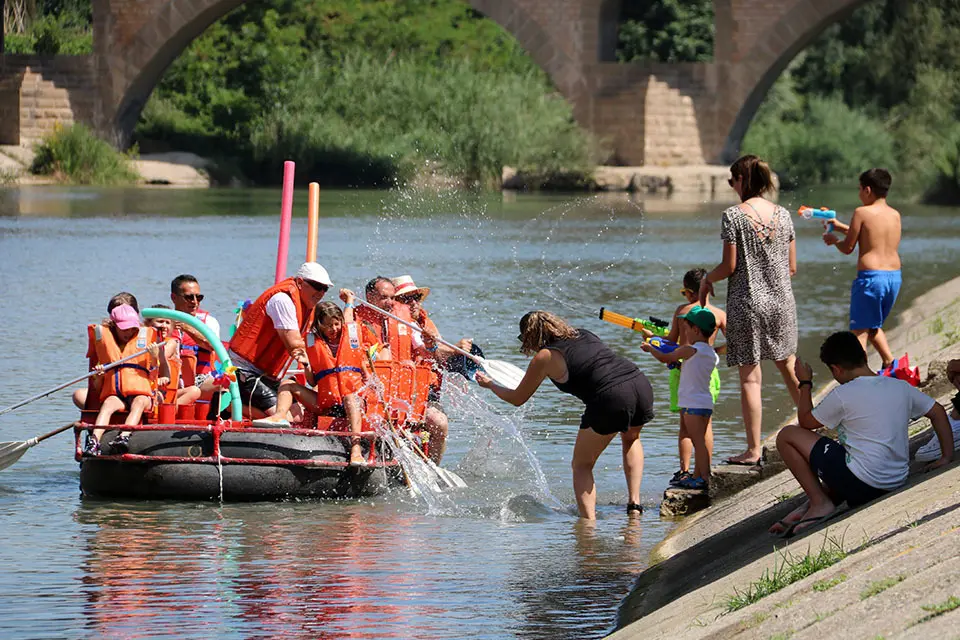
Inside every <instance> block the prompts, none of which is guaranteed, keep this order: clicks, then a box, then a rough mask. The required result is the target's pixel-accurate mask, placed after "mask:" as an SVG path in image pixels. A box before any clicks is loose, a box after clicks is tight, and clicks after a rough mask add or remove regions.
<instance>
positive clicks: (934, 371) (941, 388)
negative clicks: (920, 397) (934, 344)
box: [920, 360, 954, 398]
mask: <svg viewBox="0 0 960 640" xmlns="http://www.w3.org/2000/svg"><path fill="white" fill-rule="evenodd" d="M952 389H954V386H953V383H952V382H950V380H948V379H947V362H946V361H945V360H932V361H931V362H930V364H929V365H927V377H926V378H925V379H924V380H923V381H922V382H921V383H920V390H921V391H923V392H924V393H925V394H927V395H928V396H933V397H934V398H936V397H937V396H941V395H943V394H945V393H948V392H949V391H950V390H952Z"/></svg>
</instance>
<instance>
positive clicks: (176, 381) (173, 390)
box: [150, 336, 183, 404]
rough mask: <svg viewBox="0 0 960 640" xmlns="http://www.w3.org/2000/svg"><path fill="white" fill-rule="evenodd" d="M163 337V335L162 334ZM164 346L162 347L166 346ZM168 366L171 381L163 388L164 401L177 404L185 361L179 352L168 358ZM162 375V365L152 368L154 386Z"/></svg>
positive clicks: (151, 374)
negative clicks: (181, 358) (183, 361)
mask: <svg viewBox="0 0 960 640" xmlns="http://www.w3.org/2000/svg"><path fill="white" fill-rule="evenodd" d="M160 338H161V339H162V338H163V336H160ZM165 347H166V345H164V347H161V348H165ZM167 367H168V368H169V369H170V382H169V384H167V386H166V387H165V388H164V389H162V391H163V402H164V403H165V404H175V403H176V402H177V391H178V390H179V389H180V375H181V373H182V369H183V363H182V362H181V360H180V355H179V353H178V354H177V355H176V356H174V357H172V358H167ZM159 377H160V367H154V368H152V369H151V370H150V379H151V381H152V382H153V384H154V386H156V384H157V378H159Z"/></svg>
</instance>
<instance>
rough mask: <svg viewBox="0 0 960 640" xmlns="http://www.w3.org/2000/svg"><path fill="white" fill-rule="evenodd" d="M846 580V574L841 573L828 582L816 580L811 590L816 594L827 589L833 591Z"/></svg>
mask: <svg viewBox="0 0 960 640" xmlns="http://www.w3.org/2000/svg"><path fill="white" fill-rule="evenodd" d="M846 579H847V574H845V573H841V574H840V575H838V576H837V577H836V578H830V579H829V580H818V581H816V582H814V583H813V590H814V591H818V592H821V591H827V590H828V589H833V588H834V587H835V586H837V585H838V584H840V583H842V582H844V581H846Z"/></svg>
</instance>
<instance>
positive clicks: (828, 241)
mask: <svg viewBox="0 0 960 640" xmlns="http://www.w3.org/2000/svg"><path fill="white" fill-rule="evenodd" d="M838 242H840V239H839V238H837V236H835V235H834V234H832V233H825V234H823V244H825V245H827V246H828V247H832V246H833V245H835V244H837V243H838Z"/></svg>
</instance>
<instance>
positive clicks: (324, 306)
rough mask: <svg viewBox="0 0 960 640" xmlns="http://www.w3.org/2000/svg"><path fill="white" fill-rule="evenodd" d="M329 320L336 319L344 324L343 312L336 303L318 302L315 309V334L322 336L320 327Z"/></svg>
mask: <svg viewBox="0 0 960 640" xmlns="http://www.w3.org/2000/svg"><path fill="white" fill-rule="evenodd" d="M327 318H336V319H337V320H339V321H340V322H343V311H341V310H340V307H338V306H337V305H336V303H334V302H318V303H317V306H316V307H314V308H313V333H314V334H315V335H318V336H319V335H320V325H322V324H323V321H324V320H326V319H327Z"/></svg>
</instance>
